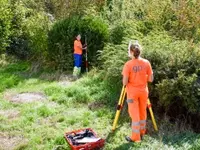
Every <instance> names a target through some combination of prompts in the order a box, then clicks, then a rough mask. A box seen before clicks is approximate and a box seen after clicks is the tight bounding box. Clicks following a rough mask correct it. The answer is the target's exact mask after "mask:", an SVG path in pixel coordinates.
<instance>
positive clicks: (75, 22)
mask: <svg viewBox="0 0 200 150" xmlns="http://www.w3.org/2000/svg"><path fill="white" fill-rule="evenodd" d="M79 33H80V34H81V35H82V43H84V35H86V36H87V43H88V60H89V61H90V63H91V65H94V64H96V59H97V56H96V54H97V50H101V49H102V48H103V46H104V42H105V41H107V39H108V29H107V25H106V24H105V23H104V22H103V21H102V20H100V19H99V18H94V17H89V16H87V17H79V16H71V17H69V18H66V19H64V20H61V21H58V22H56V23H55V24H54V26H53V27H52V29H51V31H50V32H49V48H48V57H49V59H50V60H51V61H53V62H54V67H56V68H58V69H60V70H71V69H72V67H73V44H74V40H75V36H76V35H77V34H79Z"/></svg>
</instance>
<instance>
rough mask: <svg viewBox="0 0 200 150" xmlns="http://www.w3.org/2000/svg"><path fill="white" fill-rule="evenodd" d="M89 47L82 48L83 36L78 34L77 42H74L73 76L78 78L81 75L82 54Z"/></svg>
mask: <svg viewBox="0 0 200 150" xmlns="http://www.w3.org/2000/svg"><path fill="white" fill-rule="evenodd" d="M86 48H87V46H86V45H85V46H82V43H81V35H80V34H78V35H77V36H76V40H75V41H74V70H73V76H74V77H75V78H78V76H79V75H80V73H81V64H82V54H83V50H85V49H86Z"/></svg>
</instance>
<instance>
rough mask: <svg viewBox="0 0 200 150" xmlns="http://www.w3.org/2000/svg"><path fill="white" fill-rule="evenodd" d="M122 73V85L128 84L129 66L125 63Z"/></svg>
mask: <svg viewBox="0 0 200 150" xmlns="http://www.w3.org/2000/svg"><path fill="white" fill-rule="evenodd" d="M122 75H123V79H122V82H123V85H124V86H126V85H127V84H128V78H129V68H128V65H127V63H126V64H125V65H124V68H123V71H122Z"/></svg>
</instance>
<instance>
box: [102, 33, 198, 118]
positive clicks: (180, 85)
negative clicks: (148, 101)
mask: <svg viewBox="0 0 200 150" xmlns="http://www.w3.org/2000/svg"><path fill="white" fill-rule="evenodd" d="M124 39H125V40H123V41H122V44H120V45H113V44H107V45H106V46H105V47H104V50H103V51H102V53H101V56H100V59H101V61H102V62H103V65H102V67H103V69H104V73H105V74H106V76H107V79H108V80H109V81H110V86H111V87H112V88H115V90H113V92H117V91H118V93H119V91H120V89H121V79H122V76H121V72H122V67H123V65H124V63H125V62H126V61H127V60H128V57H127V46H128V41H127V40H126V38H124ZM139 41H140V43H141V44H142V46H143V52H142V56H143V57H144V58H147V59H148V60H149V61H150V62H151V64H152V68H153V71H154V76H155V78H154V82H153V84H151V86H150V96H151V97H150V98H153V99H154V100H156V99H157V100H159V101H158V104H160V106H162V107H164V108H165V110H166V111H167V112H170V111H171V110H177V111H174V115H178V114H179V113H180V114H182V113H184V112H183V110H185V109H186V110H187V111H188V112H193V113H197V112H199V109H198V108H199V106H200V102H199V98H200V93H199V90H200V84H199V78H200V74H199V64H200V53H199V49H198V46H197V45H195V44H193V43H190V42H187V41H179V40H174V39H173V38H172V37H170V36H169V35H167V33H166V32H155V31H154V32H150V33H149V34H148V35H147V36H145V37H143V38H141V40H139ZM113 83H114V84H113ZM116 86H118V87H116ZM112 88H111V89H112ZM113 95H114V93H113ZM177 104H178V105H177ZM175 108H176V109H175Z"/></svg>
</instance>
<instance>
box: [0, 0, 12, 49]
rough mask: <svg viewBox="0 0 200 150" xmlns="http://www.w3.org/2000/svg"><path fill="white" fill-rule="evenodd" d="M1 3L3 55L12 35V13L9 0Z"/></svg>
mask: <svg viewBox="0 0 200 150" xmlns="http://www.w3.org/2000/svg"><path fill="white" fill-rule="evenodd" d="M0 3H1V5H0V45H1V46H0V53H2V51H5V49H6V47H7V46H8V45H9V42H10V41H9V36H10V35H11V34H12V30H11V18H12V12H11V9H10V7H9V1H8V0H1V1H0Z"/></svg>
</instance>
